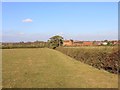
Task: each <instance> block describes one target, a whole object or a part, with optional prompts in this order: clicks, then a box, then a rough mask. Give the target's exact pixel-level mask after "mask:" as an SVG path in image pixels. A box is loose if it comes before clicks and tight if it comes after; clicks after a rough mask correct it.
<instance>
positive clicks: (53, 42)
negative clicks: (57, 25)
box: [48, 35, 63, 49]
mask: <svg viewBox="0 0 120 90" xmlns="http://www.w3.org/2000/svg"><path fill="white" fill-rule="evenodd" d="M48 43H49V47H50V48H53V49H55V48H56V47H59V46H62V44H63V37H62V36H59V35H56V36H53V37H51V38H50V39H49V40H48Z"/></svg>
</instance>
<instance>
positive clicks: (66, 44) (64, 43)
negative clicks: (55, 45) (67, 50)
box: [63, 40, 73, 46]
mask: <svg viewBox="0 0 120 90" xmlns="http://www.w3.org/2000/svg"><path fill="white" fill-rule="evenodd" d="M72 45H73V40H64V42H63V46H72Z"/></svg>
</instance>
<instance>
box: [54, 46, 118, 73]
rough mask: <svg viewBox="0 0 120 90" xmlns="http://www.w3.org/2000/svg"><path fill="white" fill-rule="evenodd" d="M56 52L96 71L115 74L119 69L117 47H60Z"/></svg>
mask: <svg viewBox="0 0 120 90" xmlns="http://www.w3.org/2000/svg"><path fill="white" fill-rule="evenodd" d="M56 50H58V51H60V52H62V53H64V54H66V55H68V56H70V57H72V58H74V59H76V60H78V61H81V62H83V63H86V64H89V65H91V66H93V67H95V68H98V69H104V70H106V71H109V72H111V73H117V72H118V71H119V69H120V65H118V61H119V60H120V58H118V55H120V50H118V49H117V47H112V46H111V47H108V46H96V47H79V48H77V47H73V48H65V47H61V48H56ZM118 66H119V67H118ZM119 72H120V71H119Z"/></svg>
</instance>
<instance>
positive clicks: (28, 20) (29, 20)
mask: <svg viewBox="0 0 120 90" xmlns="http://www.w3.org/2000/svg"><path fill="white" fill-rule="evenodd" d="M32 21H33V20H32V19H30V18H27V19H24V20H22V22H26V23H30V22H32Z"/></svg>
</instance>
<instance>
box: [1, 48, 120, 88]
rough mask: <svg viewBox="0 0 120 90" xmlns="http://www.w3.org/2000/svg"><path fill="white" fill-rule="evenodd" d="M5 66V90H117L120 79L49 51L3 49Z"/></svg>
mask: <svg viewBox="0 0 120 90" xmlns="http://www.w3.org/2000/svg"><path fill="white" fill-rule="evenodd" d="M2 62H3V82H2V83H3V87H6V88H26V87H27V88H98V87H100V88H117V87H118V76H117V75H115V74H111V73H109V72H106V71H104V70H97V69H96V68H93V67H91V66H89V65H86V64H83V63H81V62H79V61H76V60H74V59H72V58H70V57H69V56H66V55H64V54H62V53H60V52H59V51H55V50H52V49H48V48H40V49H38V48H37V49H4V50H3V61H2Z"/></svg>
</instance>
